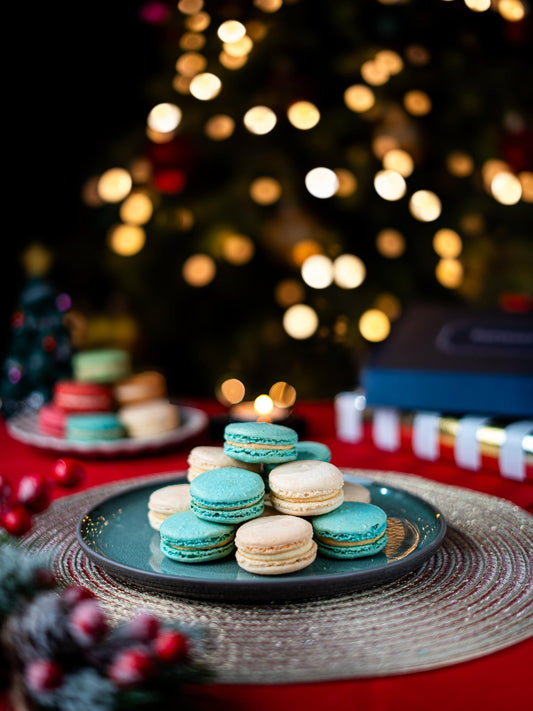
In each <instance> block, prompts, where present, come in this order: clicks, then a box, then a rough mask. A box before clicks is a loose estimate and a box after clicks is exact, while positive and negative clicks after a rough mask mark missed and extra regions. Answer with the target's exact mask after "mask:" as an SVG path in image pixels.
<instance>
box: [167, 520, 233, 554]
mask: <svg viewBox="0 0 533 711" xmlns="http://www.w3.org/2000/svg"><path fill="white" fill-rule="evenodd" d="M159 533H160V536H161V543H160V545H161V551H162V552H163V554H164V555H166V556H167V557H168V558H172V559H173V560H177V561H180V562H186V563H195V562H201V561H207V560H215V559H217V558H222V557H224V556H227V555H229V554H230V553H231V552H232V551H233V550H234V547H235V544H234V538H235V527H234V526H229V525H226V524H218V523H211V522H208V521H204V520H202V519H199V518H198V517H197V516H195V515H194V513H193V512H192V511H182V512H180V513H177V514H173V515H172V516H169V517H168V518H166V519H165V520H164V521H163V523H162V524H161V528H160V529H159ZM176 546H177V547H176Z"/></svg>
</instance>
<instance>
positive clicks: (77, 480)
mask: <svg viewBox="0 0 533 711" xmlns="http://www.w3.org/2000/svg"><path fill="white" fill-rule="evenodd" d="M52 476H53V477H54V479H55V481H56V482H57V483H58V484H59V486H63V487H65V488H66V489H70V488H73V487H75V486H79V484H81V482H82V481H83V480H84V479H85V467H84V466H83V464H82V463H81V462H80V461H79V460H78V459H70V458H68V457H65V458H64V459H58V460H57V461H56V462H55V463H54V465H53V467H52Z"/></svg>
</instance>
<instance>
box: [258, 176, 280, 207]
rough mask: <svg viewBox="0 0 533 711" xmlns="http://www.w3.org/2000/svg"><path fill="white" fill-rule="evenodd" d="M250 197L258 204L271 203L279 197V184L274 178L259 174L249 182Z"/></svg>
mask: <svg viewBox="0 0 533 711" xmlns="http://www.w3.org/2000/svg"><path fill="white" fill-rule="evenodd" d="M250 197H251V198H252V200H253V201H254V202H256V203H257V204H258V205H272V204H273V203H275V202H277V201H278V200H279V199H280V197H281V185H280V183H279V181H278V180H276V179H275V178H270V177H268V176H261V177H259V178H256V179H255V180H254V181H253V182H252V183H251V184H250Z"/></svg>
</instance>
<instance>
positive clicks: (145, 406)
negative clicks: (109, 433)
mask: <svg viewBox="0 0 533 711" xmlns="http://www.w3.org/2000/svg"><path fill="white" fill-rule="evenodd" d="M118 416H119V418H120V421H121V422H122V424H123V425H124V427H125V429H126V432H127V433H128V436H129V437H153V436H155V435H159V434H163V433H165V432H170V431H172V430H175V429H176V428H177V427H178V426H179V424H180V414H179V409H178V406H177V405H173V404H172V403H170V402H169V401H168V400H165V399H164V398H160V399H158V400H151V401H149V402H140V403H136V404H134V405H125V406H124V407H121V408H120V410H119V411H118Z"/></svg>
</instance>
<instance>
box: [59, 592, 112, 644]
mask: <svg viewBox="0 0 533 711" xmlns="http://www.w3.org/2000/svg"><path fill="white" fill-rule="evenodd" d="M108 628H109V625H108V622H107V619H106V616H105V614H104V612H103V610H102V609H101V607H100V606H99V605H98V603H97V601H96V600H94V599H91V598H89V599H87V600H81V602H78V604H77V605H76V606H75V607H74V609H73V610H72V612H71V614H70V618H69V629H70V632H71V634H72V636H73V637H74V639H75V640H76V641H77V642H79V644H81V646H82V647H89V646H90V645H91V644H94V643H95V642H98V640H100V639H102V637H103V636H104V635H105V634H106V632H107V630H108Z"/></svg>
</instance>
